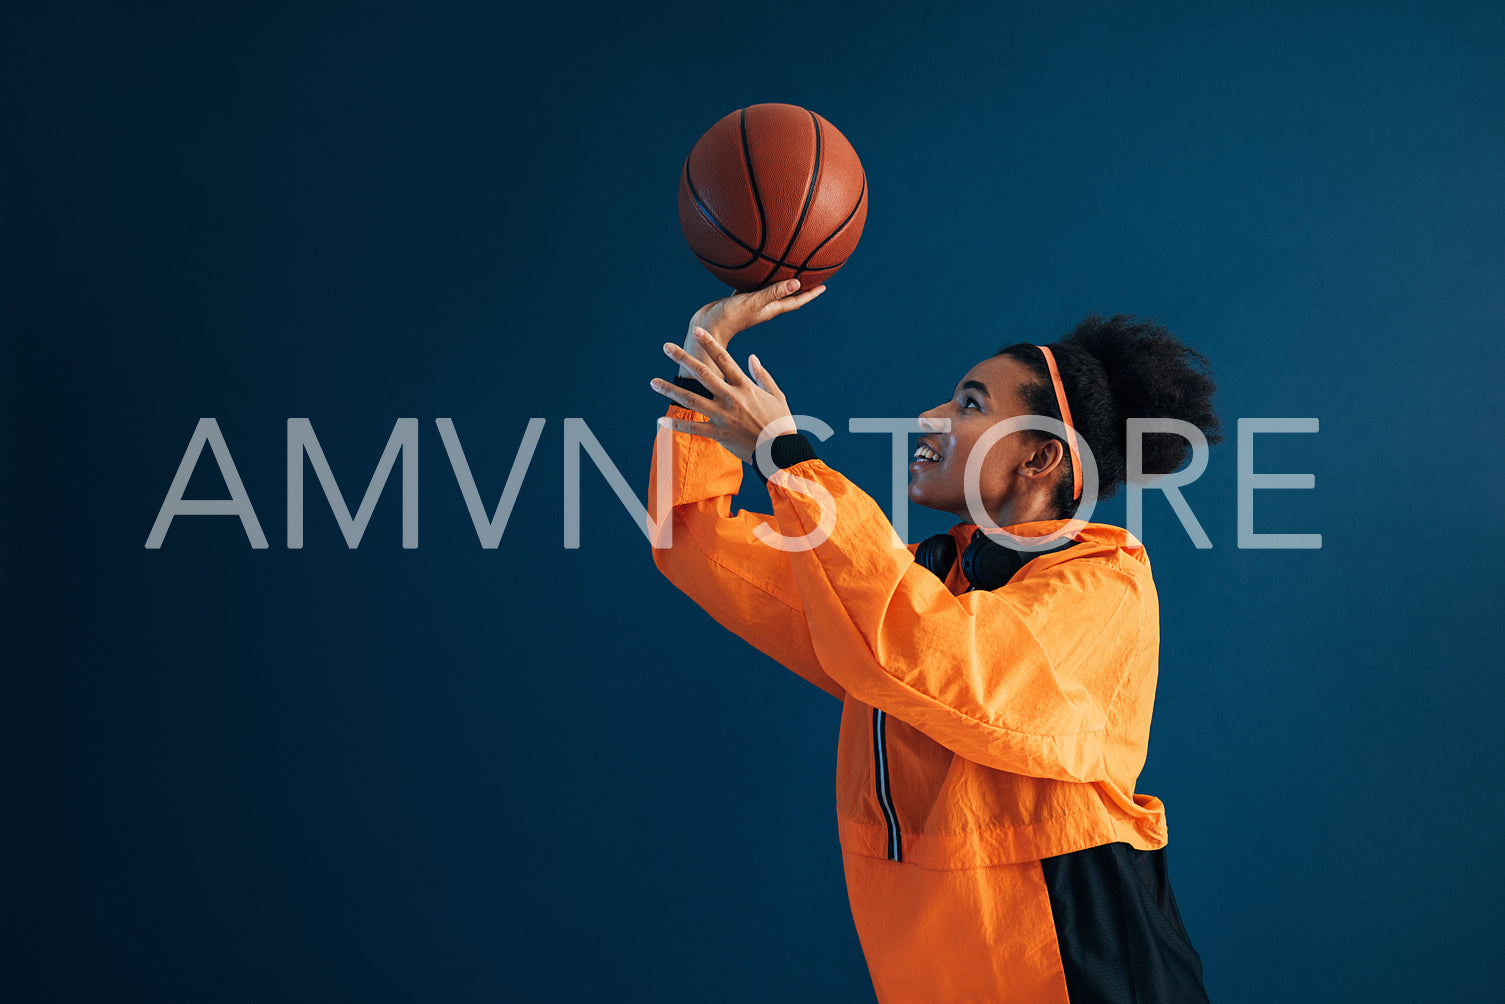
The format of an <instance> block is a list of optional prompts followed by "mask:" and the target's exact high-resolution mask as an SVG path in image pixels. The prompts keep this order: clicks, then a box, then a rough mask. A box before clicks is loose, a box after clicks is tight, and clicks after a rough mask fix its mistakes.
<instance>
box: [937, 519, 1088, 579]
mask: <svg viewBox="0 0 1505 1004" xmlns="http://www.w3.org/2000/svg"><path fill="white" fill-rule="evenodd" d="M1075 543H1076V541H1074V540H1064V541H1062V542H1061V543H1060V544H1059V545H1057V546H1056V547H1052V548H1048V549H1046V550H1044V551H1016V550H1015V549H1014V548H1012V547H1009V546H1008V545H1007V544H1000V543H998V542H997V541H996V540H994V539H993V538H992V537H989V536H988V535H987V534H986V533H984V532H983V530H982V529H981V528H979V529H977V530H976V531H974V532H973V534H972V541H971V543H969V544H968V545H967V547H966V550H964V551H962V574H963V575H965V576H966V577H967V581H968V582H970V583H971V587H970V588H972V589H997V588H998V587H999V586H1004V585H1008V582H1009V580H1010V579H1012V578H1013V577H1014V575H1015V574H1016V573H1017V572H1018V571H1019V569H1021V568H1023V567H1024V566H1025V565H1026V564H1027V563H1028V562H1029V560H1030V559H1031V558H1038V557H1039V556H1040V555H1042V554H1055V553H1056V552H1057V551H1064V550H1066V548H1068V547H1071V546H1072V545H1073V544H1075ZM914 560H915V561H916V562H918V563H919V564H921V565H924V566H925V567H926V568H928V569H930V570H931V571H932V572H934V573H935V575H936V577H937V578H939V579H941V580H942V581H945V578H946V576H947V575H948V574H950V572H951V566H952V565H954V564H956V538H954V537H952V536H951V534H949V533H938V534H936V535H935V536H933V537H927V538H925V539H924V540H923V541H921V542H920V546H919V547H917V548H916V549H915V554H914Z"/></svg>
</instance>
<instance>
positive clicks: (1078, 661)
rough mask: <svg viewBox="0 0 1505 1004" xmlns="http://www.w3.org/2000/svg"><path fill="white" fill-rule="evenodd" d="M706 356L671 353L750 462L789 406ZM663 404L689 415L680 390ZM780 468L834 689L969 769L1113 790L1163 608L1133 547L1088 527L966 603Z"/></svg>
mask: <svg viewBox="0 0 1505 1004" xmlns="http://www.w3.org/2000/svg"><path fill="white" fill-rule="evenodd" d="M701 342H702V345H703V346H704V347H705V348H706V351H707V355H708V356H709V358H710V359H711V360H712V362H713V363H714V366H712V365H710V364H707V363H706V362H703V361H701V360H695V359H687V358H686V357H684V354H683V353H682V352H679V351H678V350H673V349H672V348H671V354H673V355H675V356H676V358H681V360H682V361H684V362H685V364H686V366H687V368H688V369H690V371H691V372H692V373H695V374H696V376H697V377H698V378H700V379H701V380H703V381H704V382H705V383H706V385H707V387H708V388H709V389H710V390H711V392H712V393H714V394H715V395H717V399H716V401H715V402H714V403H712V402H706V403H705V408H707V409H709V411H710V412H711V414H710V415H709V420H708V421H707V422H706V423H704V424H703V425H702V426H700V427H699V428H700V429H701V431H700V432H699V434H700V435H702V436H706V437H710V436H716V437H719V439H720V440H721V441H724V442H725V443H726V444H727V445H728V448H729V449H732V450H733V452H735V453H737V454H738V455H740V456H750V455H751V452H752V443H753V441H754V440H755V439H756V437H757V435H758V434H759V433H760V432H761V431H762V430H763V429H765V428H769V427H777V426H778V423H779V421H780V415H779V413H778V411H777V409H775V408H774V407H773V405H772V404H771V403H770V402H772V401H776V402H777V403H778V404H779V405H783V403H784V402H783V395H782V394H781V393H780V392H779V391H778V388H777V384H776V383H774V381H773V378H772V376H771V375H770V374H769V373H768V372H767V370H766V369H764V368H763V367H762V366H761V365H757V364H754V365H753V369H752V372H753V375H754V377H755V378H756V384H754V383H753V382H752V381H751V380H749V378H748V377H747V375H746V374H743V373H742V371H741V369H740V368H739V367H738V366H737V364H736V362H735V360H733V359H732V358H731V357H730V355H729V354H728V353H726V352H725V350H724V349H723V348H721V347H720V346H718V345H716V344H714V343H713V342H711V341H709V340H707V339H704V338H702V339H701ZM665 393H667V394H669V396H671V397H672V398H674V399H676V400H679V401H681V402H682V403H685V404H690V403H693V398H692V396H690V395H687V394H686V393H685V392H683V391H680V390H678V389H674V390H673V391H666V392H665ZM784 413H785V414H787V407H785V412H784ZM674 424H675V428H676V429H679V430H681V431H686V432H693V431H695V430H696V428H697V427H696V426H695V424H694V423H690V422H686V421H683V420H676V421H675V423H674ZM788 439H789V440H793V441H798V440H802V439H803V437H799V436H790V437H788ZM781 454H782V458H781V459H779V460H778V466H779V467H780V468H786V469H783V470H778V471H773V472H770V474H771V476H770V478H769V482H768V483H769V495H770V497H771V498H772V500H773V507H774V514H775V516H777V519H778V527H777V531H778V533H779V534H781V535H782V536H784V537H785V538H798V537H804V536H806V535H811V537H810V539H813V540H816V541H818V542H817V543H815V544H814V546H812V547H804V548H799V549H795V550H790V551H784V552H781V553H783V554H785V555H786V557H787V560H788V562H789V566H790V569H791V572H792V575H793V580H794V583H795V586H796V588H797V590H798V592H799V603H800V606H801V608H802V609H803V611H804V615H805V621H806V623H807V624H808V626H809V629H810V641H811V646H812V649H813V650H814V652H815V655H816V657H817V659H818V660H819V662H820V664H821V666H822V668H823V670H824V672H825V673H826V674H827V675H828V676H829V677H830V678H831V679H832V680H833V681H834V682H835V684H836V685H837V686H839V687H841V688H843V689H844V690H845V691H846V692H847V693H848V694H849V695H850V696H852V697H854V698H855V699H857V700H859V701H862V702H863V703H865V704H871V705H872V706H874V707H877V708H881V709H883V710H885V711H888V712H890V713H891V714H893V715H894V716H895V717H896V718H899V719H900V720H902V721H905V722H907V723H908V724H910V725H912V726H914V727H915V728H917V729H919V730H920V731H922V732H924V733H926V734H927V735H929V736H930V737H931V738H932V739H934V740H935V741H937V742H939V743H941V744H942V745H944V746H946V747H948V748H950V749H951V750H953V751H955V752H956V753H958V754H960V755H961V756H964V757H966V758H967V759H969V760H973V761H976V762H978V763H982V764H985V765H987V766H991V767H995V768H998V769H1000V770H1007V771H1011V772H1014V773H1021V774H1029V775H1033V776H1037V777H1050V778H1057V779H1061V780H1072V781H1096V780H1104V779H1107V777H1108V774H1109V769H1108V765H1107V760H1108V758H1109V757H1110V755H1113V756H1115V757H1117V756H1118V755H1120V754H1121V753H1122V752H1123V751H1122V750H1121V749H1117V748H1115V749H1113V750H1111V751H1110V749H1109V746H1110V745H1113V744H1115V743H1117V744H1118V745H1120V746H1121V745H1122V743H1123V741H1124V740H1123V736H1122V732H1121V731H1120V733H1119V734H1118V737H1117V738H1114V737H1113V736H1110V728H1109V724H1110V719H1111V718H1112V717H1113V715H1114V714H1115V712H1117V713H1119V714H1120V716H1122V715H1123V714H1125V713H1127V714H1130V715H1132V716H1134V717H1138V715H1137V711H1138V710H1139V709H1147V706H1148V705H1147V703H1146V702H1147V701H1148V700H1151V699H1152V697H1153V688H1154V650H1155V644H1156V642H1157V641H1158V626H1157V624H1156V605H1155V597H1154V586H1153V583H1152V581H1151V579H1150V576H1149V566H1148V564H1147V563H1146V562H1144V561H1143V559H1142V550H1143V549H1142V548H1138V546H1137V542H1132V543H1131V539H1130V538H1127V535H1126V534H1124V533H1123V532H1122V531H1118V530H1116V529H1115V528H1111V527H1097V526H1094V525H1088V526H1087V528H1086V529H1085V530H1083V531H1082V533H1081V534H1080V535H1079V536H1078V539H1079V540H1081V541H1083V543H1081V544H1079V545H1078V546H1076V547H1073V548H1071V549H1070V550H1069V551H1065V552H1060V553H1058V554H1054V555H1048V556H1042V557H1040V558H1038V559H1036V560H1035V561H1033V562H1032V563H1031V565H1030V568H1029V569H1028V570H1027V571H1026V572H1025V573H1024V574H1022V575H1021V576H1020V577H1019V578H1017V579H1016V580H1014V581H1012V582H1011V583H1010V584H1009V585H1007V586H1003V587H1001V588H999V589H996V590H992V591H986V590H980V591H973V592H968V593H964V594H962V595H960V596H957V595H953V594H952V593H951V591H950V590H949V589H948V588H946V586H945V585H944V584H943V583H941V582H940V581H939V580H937V579H936V578H935V576H933V575H931V574H930V573H929V572H928V571H926V570H924V569H922V568H919V567H918V566H916V565H915V563H914V560H913V555H912V553H911V551H910V550H909V549H908V548H907V547H906V546H905V545H904V544H903V543H902V542H900V541H899V540H898V538H897V536H896V535H895V533H894V530H893V527H892V525H891V524H890V523H889V522H888V519H887V517H885V516H884V514H883V512H882V510H881V509H880V508H879V507H878V505H877V503H875V502H874V501H873V500H872V499H871V498H870V497H869V496H868V495H867V494H866V493H865V492H863V491H862V490H861V489H859V488H858V487H857V486H856V485H854V484H852V483H851V482H850V481H849V480H847V479H846V478H845V477H843V476H842V475H841V474H839V473H838V472H836V471H835V470H832V469H831V468H830V467H828V466H827V465H826V464H825V463H824V462H823V461H821V460H819V459H817V458H815V457H814V454H813V451H811V450H809V448H808V444H806V446H805V448H804V449H800V448H797V447H791V446H789V445H788V444H786V446H785V448H784V449H783V450H779V449H775V451H774V456H775V457H776V458H780V456H781ZM833 517H834V518H833ZM1061 522H1063V521H1053V522H1052V523H1041V524H1029V525H1032V526H1036V527H1041V528H1049V529H1054V528H1056V527H1057V526H1058V525H1059V524H1060V523H1061ZM822 530H824V533H822V532H821V531H822ZM1042 532H1043V531H1042ZM1135 551H1137V552H1138V554H1137V555H1136V554H1135V553H1134V552H1135ZM1145 724H1146V726H1147V722H1146V723H1145Z"/></svg>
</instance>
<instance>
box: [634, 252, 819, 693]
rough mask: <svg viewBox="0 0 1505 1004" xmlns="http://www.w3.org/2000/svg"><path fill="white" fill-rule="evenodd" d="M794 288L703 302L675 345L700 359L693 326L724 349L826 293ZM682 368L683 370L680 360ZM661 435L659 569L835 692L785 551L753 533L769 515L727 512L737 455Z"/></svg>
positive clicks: (706, 442)
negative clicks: (663, 522)
mask: <svg viewBox="0 0 1505 1004" xmlns="http://www.w3.org/2000/svg"><path fill="white" fill-rule="evenodd" d="M797 288H798V283H797V282H793V281H791V282H786V283H781V284H779V285H778V286H776V287H771V288H770V289H768V290H760V291H758V292H756V293H751V294H738V295H736V296H732V297H728V298H727V299H725V300H720V301H717V302H716V303H711V304H707V305H706V306H705V307H702V308H701V309H700V310H699V311H697V312H696V314H695V316H694V317H693V318H692V319H691V322H690V328H691V334H690V335H689V336H688V337H687V338H686V342H685V348H684V350H683V351H685V352H686V353H693V354H692V358H699V359H703V358H704V357H705V356H704V350H703V349H702V348H701V346H700V342H699V340H698V339H696V338H695V336H694V330H695V329H696V328H703V325H710V326H711V329H713V330H714V331H715V332H716V335H715V336H714V337H716V339H717V341H718V344H721V345H724V344H725V343H726V342H729V341H730V340H731V337H732V335H734V334H736V333H737V332H738V331H740V330H742V329H743V328H745V327H748V326H751V325H752V324H756V323H758V322H759V321H761V320H765V319H767V318H769V317H773V316H776V315H777V314H779V313H784V312H787V311H789V310H793V309H797V308H798V307H800V306H802V305H804V304H805V303H808V302H809V301H810V300H812V299H814V298H815V297H816V296H819V295H820V293H821V292H822V291H823V290H824V287H817V288H816V289H814V290H810V291H808V292H806V293H803V294H800V295H798V296H795V295H793V294H794V292H795V290H796V289H797ZM703 330H705V329H704V328H703ZM680 372H681V374H687V373H688V372H689V370H688V368H687V367H686V366H681V367H680ZM684 383H686V384H687V385H688V386H689V388H690V389H691V390H692V391H695V392H698V393H700V394H706V393H707V392H706V389H705V388H704V387H703V386H702V385H700V384H699V383H698V382H696V381H694V380H685V381H684ZM667 415H668V417H670V418H672V419H678V420H680V421H684V422H704V421H705V420H706V416H705V415H704V414H701V413H699V412H696V411H693V410H691V409H689V408H685V407H682V406H679V405H671V406H670V407H669V409H668V413H667ZM666 438H667V439H669V440H670V445H671V450H672V452H671V456H672V458H673V465H674V467H673V477H672V480H671V487H672V493H673V495H672V500H671V501H670V502H669V505H670V506H672V509H673V520H672V534H673V537H672V539H673V544H674V546H673V547H669V548H654V550H653V560H654V562H655V564H657V566H658V568H659V571H661V572H663V573H664V576H665V577H666V578H668V579H669V581H670V582H672V583H674V585H675V586H677V587H678V588H679V589H680V590H681V591H683V592H684V593H685V594H686V595H687V596H689V597H690V598H691V599H693V600H694V601H695V602H696V603H697V604H699V605H700V606H701V607H702V608H703V609H705V611H706V612H707V613H709V614H710V615H711V616H712V617H713V618H715V620H716V621H717V623H719V624H721V625H722V626H723V627H725V628H727V629H728V630H730V631H732V632H733V633H734V634H736V635H738V636H739V637H741V638H742V639H744V640H745V641H747V642H748V643H749V644H751V645H752V646H753V647H754V648H756V649H758V650H759V651H760V652H763V653H764V654H765V655H768V656H770V657H771V658H773V659H775V660H777V661H778V662H780V663H782V664H783V665H785V666H787V667H788V668H789V669H791V670H793V671H794V672H796V673H798V674H799V675H800V676H802V677H804V678H805V679H806V680H808V681H809V682H811V683H813V684H815V685H816V686H817V687H820V688H821V689H822V690H825V691H826V692H827V693H829V694H831V695H833V696H835V697H837V698H838V699H839V698H841V697H843V696H844V692H843V690H842V688H841V687H840V686H838V685H837V684H836V683H835V682H834V681H832V680H831V678H830V677H829V676H827V675H826V673H825V671H824V670H822V669H821V665H820V659H819V658H818V657H817V655H816V654H815V650H814V648H813V647H812V645H811V640H810V629H809V627H808V625H806V623H805V615H804V611H803V610H802V609H801V608H800V600H799V590H798V589H797V588H796V587H795V585H794V579H793V573H792V570H791V569H790V566H789V559H788V556H787V555H785V554H784V553H783V552H781V551H778V550H775V549H774V548H771V547H769V546H767V545H766V544H764V543H763V542H762V541H760V540H758V539H757V537H756V536H755V533H754V531H755V529H756V527H758V526H759V525H760V524H768V525H769V526H773V525H774V524H775V522H776V521H775V520H774V518H773V517H772V516H771V515H766V514H760V513H752V512H748V511H747V510H745V509H744V510H738V511H737V513H736V514H735V515H733V514H732V513H731V502H732V498H733V496H735V495H736V493H737V491H738V490H739V489H740V488H741V485H742V476H743V464H742V461H741V460H740V459H738V458H737V457H736V456H735V455H733V454H732V453H731V452H729V451H728V450H727V449H726V448H725V447H723V446H721V445H720V444H719V443H716V442H714V441H712V440H710V439H706V438H703V437H701V436H695V435H690V434H687V433H684V432H675V431H671V430H670V429H667V428H660V429H659V430H658V440H659V441H661V440H663V439H666ZM659 441H655V444H654V446H655V449H654V455H653V462H652V465H651V473H650V477H649V490H648V512H649V516H650V518H652V519H653V520H655V521H657V520H658V519H659V515H660V513H661V512H662V511H663V510H662V507H661V505H660V502H659V500H658V498H657V496H656V492H655V487H654V486H656V485H657V484H658V457H659V449H658V446H659Z"/></svg>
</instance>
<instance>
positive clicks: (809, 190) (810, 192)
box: [758, 109, 821, 286]
mask: <svg viewBox="0 0 1505 1004" xmlns="http://www.w3.org/2000/svg"><path fill="white" fill-rule="evenodd" d="M805 113H806V114H807V115H809V116H810V124H811V125H812V126H814V127H815V163H813V164H811V165H810V181H809V183H808V184H807V185H806V186H805V204H804V205H803V206H801V207H800V218H799V219H798V220H796V221H795V223H794V233H792V234H790V235H789V243H788V244H786V245H784V253H783V254H781V255H779V263H778V264H775V265H774V266H773V268H771V269H769V270H768V274H767V275H766V276H764V277H763V281H762V282H760V283H759V284H758V285H760V286H766V285H768V282H769V280H770V279H772V278H773V277H774V275H776V274H777V273H778V271H779V269H780V268H783V267H785V266H784V265H783V261H784V259H785V258H786V257H788V255H789V252H791V251H793V250H794V245H795V244H796V243H797V242H798V241H799V239H800V231H801V230H803V229H804V228H805V217H806V216H807V215H808V214H809V212H810V203H811V202H812V201H813V200H814V199H815V186H816V185H817V184H819V183H820V139H821V137H820V119H819V118H817V117H816V115H815V113H814V112H812V111H810V110H809V109H806V112H805ZM806 260H807V261H808V260H809V259H808V258H807V259H806ZM796 274H798V273H796Z"/></svg>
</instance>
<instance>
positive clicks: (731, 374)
mask: <svg viewBox="0 0 1505 1004" xmlns="http://www.w3.org/2000/svg"><path fill="white" fill-rule="evenodd" d="M695 337H696V338H698V339H699V340H700V347H701V349H702V350H704V352H705V354H706V355H707V356H710V358H711V362H713V363H715V364H716V365H717V366H718V367H719V368H720V369H721V373H722V376H723V378H724V379H725V381H726V385H727V386H728V387H736V386H738V385H739V384H741V383H742V382H744V381H745V380H746V379H747V375H746V374H745V373H743V372H742V367H740V366H738V365H737V360H735V359H733V358H732V354H731V353H730V352H728V351H726V346H725V345H722V344H721V343H720V342H718V341H716V339H714V338H712V337H711V333H710V332H709V331H707V330H706V329H705V328H696V329H695Z"/></svg>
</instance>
